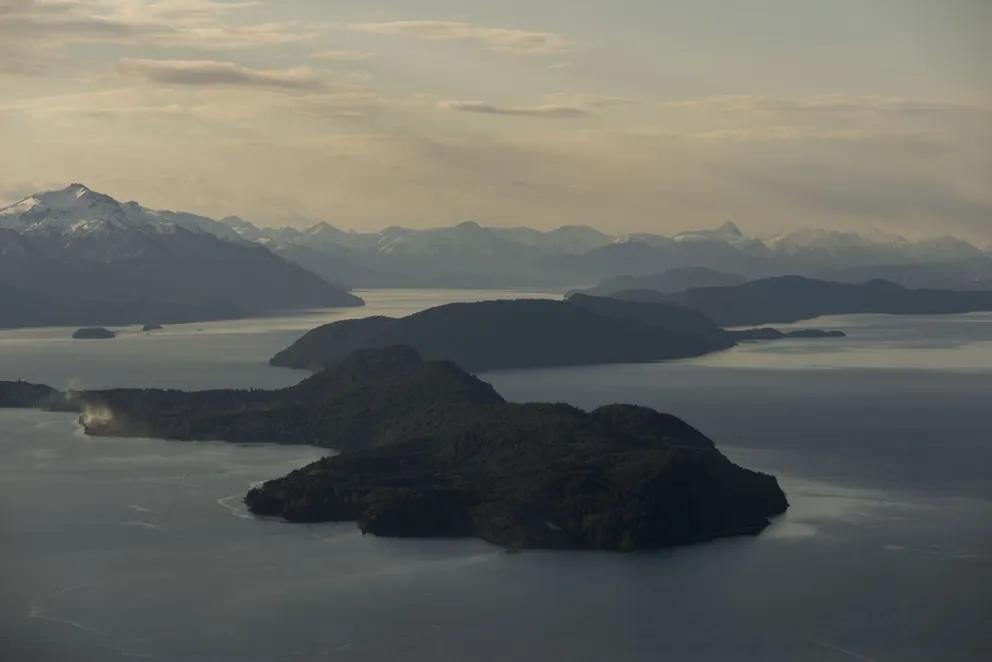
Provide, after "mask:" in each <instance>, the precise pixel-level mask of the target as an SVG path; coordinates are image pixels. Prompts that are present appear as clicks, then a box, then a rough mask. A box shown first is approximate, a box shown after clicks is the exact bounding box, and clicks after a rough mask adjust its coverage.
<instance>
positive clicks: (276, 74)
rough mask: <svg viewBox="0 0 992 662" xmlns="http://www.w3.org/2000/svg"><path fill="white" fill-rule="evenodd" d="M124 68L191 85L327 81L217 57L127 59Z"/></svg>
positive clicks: (302, 86)
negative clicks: (251, 66) (258, 67)
mask: <svg viewBox="0 0 992 662" xmlns="http://www.w3.org/2000/svg"><path fill="white" fill-rule="evenodd" d="M120 68H121V71H122V72H123V73H126V74H131V75H135V76H139V77H141V78H144V79H146V80H149V81H152V82H156V83H166V84H170V85H192V86H214V85H223V86H241V87H246V86H247V87H267V88H275V89H282V90H304V91H306V90H310V91H312V90H321V89H325V88H326V87H327V84H326V83H325V82H324V81H322V80H320V79H319V78H316V77H314V75H313V73H312V72H311V71H310V70H309V69H306V68H296V69H252V68H249V67H245V66H242V65H240V64H236V63H234V62H222V61H217V60H144V59H124V60H122V61H121V66H120Z"/></svg>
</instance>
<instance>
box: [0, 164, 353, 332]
mask: <svg viewBox="0 0 992 662" xmlns="http://www.w3.org/2000/svg"><path fill="white" fill-rule="evenodd" d="M54 302H58V303H57V305H56V303H54ZM15 303H16V305H15ZM360 303H361V301H360V300H359V299H357V298H356V297H353V296H351V295H350V294H348V293H346V292H343V291H341V290H340V289H338V288H337V287H335V286H333V285H330V284H329V283H327V282H325V281H323V280H322V279H320V278H318V277H317V276H315V275H314V274H312V273H309V272H307V271H305V270H304V269H302V268H301V267H299V266H298V265H295V264H292V263H290V262H288V261H286V260H284V259H283V258H280V257H278V256H276V255H275V254H273V253H272V252H270V251H269V250H268V249H266V248H264V247H262V246H259V245H257V244H254V243H250V242H248V241H246V240H245V239H243V238H242V237H241V236H240V235H238V234H237V233H236V232H235V231H233V230H232V229H231V227H230V226H229V225H227V224H223V223H220V222H218V221H214V220H212V219H209V218H206V217H202V216H197V215H195V214H185V213H182V212H169V211H156V210H151V209H147V208H145V207H142V206H141V205H139V204H138V203H134V202H129V203H124V204H122V203H120V202H118V201H117V200H115V199H114V198H112V197H110V196H108V195H105V194H103V193H98V192H96V191H92V190H90V189H89V188H87V187H85V186H83V185H82V184H72V185H70V186H68V187H66V188H64V189H61V190H57V191H48V192H44V193H38V194H35V195H32V196H30V197H27V198H25V199H23V200H20V201H18V202H16V203H14V204H12V205H10V206H8V207H4V208H3V209H0V326H33V325H47V324H125V323H132V322H146V321H159V322H176V321H192V320H197V319H210V318H220V317H232V316H240V315H249V314H254V313H258V312H262V311H267V310H275V309H284V308H301V307H316V306H333V305H356V304H360Z"/></svg>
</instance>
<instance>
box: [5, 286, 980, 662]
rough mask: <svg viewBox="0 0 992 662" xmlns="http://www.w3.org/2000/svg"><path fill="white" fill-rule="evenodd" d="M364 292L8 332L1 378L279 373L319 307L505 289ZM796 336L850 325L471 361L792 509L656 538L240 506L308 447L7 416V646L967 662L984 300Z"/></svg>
mask: <svg viewBox="0 0 992 662" xmlns="http://www.w3.org/2000/svg"><path fill="white" fill-rule="evenodd" d="M361 295H362V296H363V297H364V298H366V300H367V301H368V302H369V305H368V306H367V307H366V308H363V309H347V310H343V311H313V312H311V313H306V314H293V315H289V316H274V317H267V318H256V319H249V320H236V321H226V322H212V323H202V324H192V325H178V326H172V327H168V328H166V329H163V330H162V331H156V332H154V333H150V334H144V333H141V332H140V330H138V329H137V328H128V329H123V330H121V334H120V335H119V337H118V338H116V339H114V340H110V341H74V340H70V339H69V338H68V336H69V335H70V333H71V331H72V329H32V330H17V331H2V332H0V379H18V378H21V379H28V380H32V381H42V382H46V383H49V384H51V385H53V386H57V387H61V388H65V387H91V388H92V387H110V386H162V387H182V388H213V387H232V386H245V387H247V386H255V387H269V388H271V387H280V386H285V385H289V384H292V383H295V382H296V381H299V380H300V379H301V378H303V377H304V376H305V375H304V373H300V372H297V371H291V370H286V369H280V368H272V367H269V366H268V365H267V360H268V358H269V357H270V356H271V355H272V354H274V353H275V352H276V351H277V350H279V349H282V348H283V347H285V346H286V345H288V344H289V343H290V342H292V341H293V340H295V339H296V338H297V337H299V336H300V335H301V334H302V333H303V332H304V331H306V330H308V329H309V328H312V327H313V326H316V325H318V324H321V323H324V322H327V321H331V320H333V319H343V318H346V317H355V316H364V315H370V314H387V315H401V314H407V313H410V312H413V311H416V310H420V309H422V308H425V307H429V306H432V305H437V304H440V303H444V302H448V301H455V300H477V299H480V298H498V297H510V296H518V295H516V294H514V293H508V292H482V291H479V292H465V291H458V292H449V291H370V292H362V293H361ZM519 296H524V295H519ZM528 296H529V295H528ZM787 326H790V325H782V327H783V328H784V327H787ZM791 326H798V327H802V326H816V327H820V328H834V329H842V330H844V331H846V332H847V333H848V334H849V337H848V338H840V339H815V340H804V339H790V340H784V341H778V342H768V343H746V344H742V345H741V346H739V347H736V348H734V349H731V350H728V351H725V352H720V353H717V354H712V355H709V356H706V357H702V358H699V359H693V360H687V361H677V362H664V363H654V364H638V365H614V366H596V367H580V368H560V369H543V370H527V371H506V372H497V373H489V374H485V375H483V378H484V379H486V380H487V381H490V382H491V383H493V385H494V386H495V387H496V388H497V390H499V391H500V392H501V393H502V394H503V395H504V396H505V397H507V398H509V399H514V400H553V401H565V402H570V403H572V404H575V405H577V406H581V407H586V408H588V407H594V406H597V405H600V404H605V403H610V402H632V403H638V404H645V405H650V406H653V407H656V408H659V409H662V410H665V411H668V412H671V413H674V414H676V415H678V416H680V417H682V418H684V419H685V420H687V421H688V422H690V423H692V424H693V425H695V426H697V427H699V428H700V429H701V430H703V431H704V432H705V433H706V434H708V435H709V436H711V437H712V438H713V439H714V440H715V441H716V443H717V444H718V446H719V447H720V448H721V449H722V450H723V451H724V452H725V453H726V454H727V455H728V456H730V457H731V458H732V459H734V460H735V461H738V462H740V463H742V464H744V465H745V466H748V467H750V468H754V469H759V470H763V471H768V472H771V473H774V474H776V475H777V476H778V477H779V480H780V482H781V484H782V486H783V488H784V489H785V491H786V493H787V495H788V497H789V500H790V502H791V504H792V507H791V508H790V510H789V511H788V513H787V514H786V515H784V516H783V517H781V518H778V519H777V520H776V521H775V522H774V524H773V525H772V526H771V527H769V528H768V529H767V530H766V531H765V532H764V533H763V534H762V535H760V536H757V537H749V538H736V539H727V540H721V541H717V542H713V543H707V544H701V545H694V546H689V547H683V548H677V549H669V550H664V551H659V552H651V553H636V554H610V553H590V552H524V553H515V554H510V553H506V552H504V551H503V550H501V549H498V548H495V547H492V546H490V545H487V544H485V543H482V542H479V541H472V540H390V539H377V538H373V537H369V536H362V535H361V534H360V533H359V532H358V531H357V529H356V528H355V526H354V525H352V524H319V525H293V524H286V523H283V522H279V521H272V520H262V519H256V518H254V517H251V516H250V515H248V514H247V513H246V512H245V510H244V508H243V507H242V506H241V502H240V499H241V497H242V496H243V494H244V493H245V492H246V491H247V490H248V488H249V487H250V486H251V485H252V484H253V483H255V482H256V481H260V480H265V479H268V478H273V477H277V476H280V475H282V474H284V473H286V472H288V471H290V470H291V469H293V468H296V467H299V466H302V465H303V464H306V463H307V462H310V461H312V460H315V459H317V458H319V457H320V456H321V454H322V451H321V450H320V449H315V448H310V447H302V446H297V447H289V446H274V445H257V446H238V445H233V444H225V443H219V442H209V443H185V442H168V441H160V440H150V439H102V438H94V437H87V436H85V435H82V434H81V433H80V431H79V428H78V427H77V426H76V424H75V421H74V417H73V416H71V415H65V414H52V413H45V412H35V411H21V410H8V411H0V450H2V452H3V462H2V463H0V544H2V549H3V553H4V557H3V563H2V566H0V659H3V660H11V661H12V662H13V661H17V662H20V661H21V660H25V661H30V660H118V659H120V660H130V659H138V660H163V661H165V660H168V661H172V660H176V661H178V660H204V661H206V660H238V661H244V660H248V661H256V660H257V661H262V660H266V661H267V660H314V659H329V660H384V661H385V660H390V661H393V660H404V661H414V662H420V661H423V662H428V661H435V660H449V659H450V660H494V661H495V660H542V661H543V660H589V661H602V660H657V659H672V660H754V661H759V660H761V661H766V660H782V661H796V660H815V661H821V660H822V661H832V660H836V661H838V662H842V661H844V660H878V661H888V660H900V661H901V660H934V659H940V660H985V659H988V658H989V655H990V653H992V634H990V632H992V628H990V627H989V623H990V622H992V480H990V473H992V434H990V430H992V315H989V314H976V315H959V316H940V317H915V316H907V317H901V316H900V317H891V316H869V315H861V316H850V317H833V318H821V319H818V320H816V321H813V322H808V323H804V324H799V325H791Z"/></svg>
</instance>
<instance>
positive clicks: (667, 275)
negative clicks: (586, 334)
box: [576, 267, 747, 296]
mask: <svg viewBox="0 0 992 662" xmlns="http://www.w3.org/2000/svg"><path fill="white" fill-rule="evenodd" d="M745 282H747V278H745V277H744V276H741V275H739V274H730V273H726V272H723V271H717V270H715V269H709V268H707V267H682V268H680V269H669V270H667V271H662V272H661V273H657V274H651V275H649V276H617V277H616V278H608V279H606V280H604V281H603V282H601V283H599V284H598V285H596V286H595V287H591V288H589V289H586V290H576V292H578V293H582V294H591V295H594V296H610V295H612V294H616V293H617V292H624V291H626V290H655V291H657V292H663V293H666V294H670V293H674V292H683V291H685V290H690V289H693V288H696V287H723V286H728V285H741V284H742V283H745Z"/></svg>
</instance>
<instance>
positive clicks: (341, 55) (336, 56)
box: [310, 49, 372, 62]
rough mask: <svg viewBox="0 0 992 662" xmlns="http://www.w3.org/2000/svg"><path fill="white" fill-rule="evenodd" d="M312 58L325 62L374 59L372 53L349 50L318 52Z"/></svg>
mask: <svg viewBox="0 0 992 662" xmlns="http://www.w3.org/2000/svg"><path fill="white" fill-rule="evenodd" d="M310 57H311V58H313V59H314V60H322V61H324V62H361V61H362V60H367V59H369V58H370V57H372V53H368V52H366V51H349V50H333V49H332V50H328V51H317V52H316V53H311V54H310Z"/></svg>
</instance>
